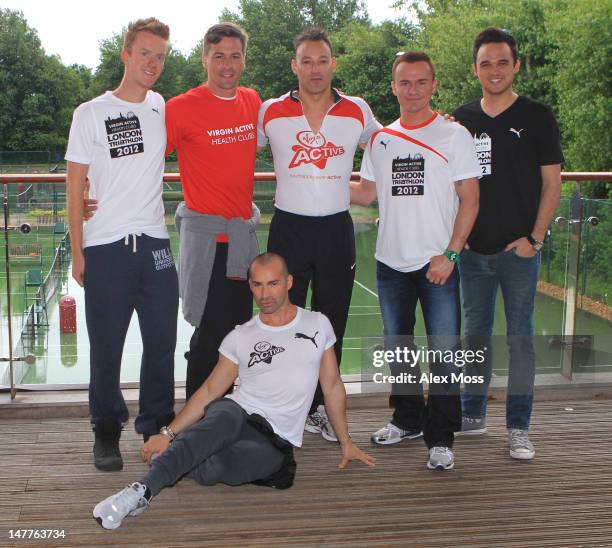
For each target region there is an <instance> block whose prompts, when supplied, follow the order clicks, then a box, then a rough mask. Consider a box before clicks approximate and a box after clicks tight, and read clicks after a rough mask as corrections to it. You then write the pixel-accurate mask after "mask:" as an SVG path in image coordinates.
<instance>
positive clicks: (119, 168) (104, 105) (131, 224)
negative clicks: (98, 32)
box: [66, 91, 168, 247]
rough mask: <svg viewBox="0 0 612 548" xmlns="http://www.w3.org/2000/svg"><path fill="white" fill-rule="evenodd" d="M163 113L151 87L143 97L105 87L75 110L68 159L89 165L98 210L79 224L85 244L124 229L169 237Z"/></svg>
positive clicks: (109, 237)
mask: <svg viewBox="0 0 612 548" xmlns="http://www.w3.org/2000/svg"><path fill="white" fill-rule="evenodd" d="M164 118H165V103H164V99H163V98H162V96H161V95H159V94H158V93H155V92H154V91H148V92H147V96H146V98H145V100H144V101H143V102H142V103H129V102H127V101H123V100H121V99H118V98H117V97H115V96H114V95H113V94H112V93H111V92H110V91H107V92H106V93H105V94H104V95H100V96H99V97H96V98H95V99H92V100H91V101H88V102H87V103H83V104H82V105H80V106H79V107H78V108H77V109H76V110H75V111H74V116H73V119H72V126H71V127H70V137H69V139H68V150H67V151H66V160H69V161H71V162H77V163H79V164H87V165H89V171H88V174H87V177H88V179H89V183H90V191H89V194H90V196H91V197H92V198H95V199H97V200H98V210H97V211H96V213H95V215H94V216H93V217H92V218H91V219H90V220H89V221H87V222H86V223H84V225H83V247H87V246H92V245H101V244H108V243H111V242H115V241H117V240H119V239H121V238H122V237H124V236H126V235H127V234H141V233H144V234H147V235H149V236H152V237H154V238H167V237H168V231H167V230H166V224H165V221H164V204H163V201H162V190H163V187H162V185H163V179H162V178H163V174H164V153H165V149H166V124H165V119H164Z"/></svg>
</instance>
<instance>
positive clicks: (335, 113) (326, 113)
mask: <svg viewBox="0 0 612 548" xmlns="http://www.w3.org/2000/svg"><path fill="white" fill-rule="evenodd" d="M294 45H295V57H294V59H293V60H292V61H291V70H292V71H293V73H294V74H295V75H296V76H297V79H298V88H297V89H295V90H292V91H290V92H289V93H286V94H284V95H282V96H281V97H278V98H275V99H269V100H268V101H266V102H265V103H264V104H263V105H262V106H261V108H260V110H259V120H258V124H257V133H258V142H257V144H258V146H260V147H263V146H265V145H268V144H269V145H270V148H271V149H272V156H273V157H274V171H275V173H276V195H275V198H274V205H275V212H274V217H273V219H272V222H271V224H270V235H269V238H268V251H273V252H275V253H278V254H279V255H282V256H283V257H284V258H285V260H286V261H287V264H288V265H289V272H291V274H292V275H293V279H294V283H293V287H292V289H291V294H290V296H291V301H292V302H294V303H295V304H297V305H298V306H305V305H306V295H307V293H308V287H309V285H311V284H312V285H311V289H312V300H311V305H312V310H319V311H320V312H323V313H324V314H325V315H326V316H327V317H328V318H329V320H330V322H331V324H332V326H333V328H334V333H335V334H336V345H335V352H336V359H337V361H338V364H340V359H341V357H342V339H343V337H344V331H345V329H346V322H347V319H348V312H349V306H350V302H351V294H352V291H353V281H354V279H355V235H354V232H353V221H352V219H351V216H350V214H349V205H350V196H349V180H350V177H351V172H352V170H353V157H354V155H355V150H356V149H357V146H359V145H365V143H366V142H367V140H368V139H369V138H370V136H371V135H372V133H373V132H374V131H376V130H377V129H379V128H380V124H379V123H378V122H377V121H376V119H375V118H374V115H373V114H372V110H371V109H370V107H369V106H368V104H367V103H366V102H365V101H364V100H363V99H362V98H360V97H349V96H347V95H343V94H341V93H339V92H338V91H337V90H336V89H334V88H333V87H332V85H331V83H332V78H333V75H334V72H335V70H336V58H335V57H334V56H333V55H332V49H331V43H330V41H329V38H328V36H327V34H326V33H325V31H323V30H321V29H318V28H313V29H309V30H306V31H304V32H302V33H300V34H299V35H298V36H297V37H296V38H295V40H294ZM322 403H323V394H322V392H321V389H320V387H318V388H317V391H316V392H315V396H314V399H313V402H312V405H311V408H310V413H309V417H308V420H307V422H306V426H305V428H306V430H307V431H309V432H313V433H317V432H320V433H321V435H322V436H323V438H324V439H326V440H328V441H336V438H335V436H334V432H333V430H332V429H331V428H330V426H329V423H328V421H327V417H326V415H325V410H324V408H323V405H322Z"/></svg>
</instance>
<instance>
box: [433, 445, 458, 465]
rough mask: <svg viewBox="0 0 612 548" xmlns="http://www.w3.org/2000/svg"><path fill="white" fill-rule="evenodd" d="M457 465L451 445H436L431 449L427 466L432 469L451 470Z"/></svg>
mask: <svg viewBox="0 0 612 548" xmlns="http://www.w3.org/2000/svg"><path fill="white" fill-rule="evenodd" d="M453 466H455V455H453V452H452V451H451V450H450V448H449V447H442V446H439V445H438V446H436V447H432V448H431V449H430V450H429V460H428V461H427V468H429V469H430V470H450V469H451V468H452V467H453Z"/></svg>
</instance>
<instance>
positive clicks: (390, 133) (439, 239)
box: [361, 114, 481, 272]
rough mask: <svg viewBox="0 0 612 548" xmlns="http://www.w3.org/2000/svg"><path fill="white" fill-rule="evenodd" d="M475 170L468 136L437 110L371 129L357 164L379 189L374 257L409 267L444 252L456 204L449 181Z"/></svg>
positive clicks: (414, 267) (415, 267)
mask: <svg viewBox="0 0 612 548" xmlns="http://www.w3.org/2000/svg"><path fill="white" fill-rule="evenodd" d="M480 173H481V170H480V166H479V163H478V158H477V157H476V149H475V147H474V141H473V139H472V136H471V135H470V134H469V132H468V131H467V129H465V128H464V127H463V126H461V125H459V124H457V123H454V122H449V121H446V120H444V118H443V117H441V116H439V115H438V114H434V115H433V116H432V117H431V118H430V119H429V120H428V121H427V122H425V123H424V124H420V125H418V126H406V125H405V124H403V123H402V121H401V120H400V119H398V120H396V121H395V122H393V123H392V124H391V125H389V126H387V127H384V128H382V129H381V130H380V131H378V132H376V133H375V134H374V135H373V136H372V138H371V139H370V142H369V144H368V146H367V147H366V151H365V154H364V156H363V162H362V164H361V177H362V178H363V179H367V180H369V181H374V182H375V183H376V192H377V194H378V203H379V211H380V222H379V225H378V238H377V240H376V259H377V260H379V261H380V262H382V263H384V264H386V265H387V266H389V267H391V268H393V269H395V270H398V271H400V272H412V271H414V270H419V269H420V268H423V267H424V266H425V265H426V264H427V263H428V262H429V261H430V260H431V258H432V257H434V256H436V255H441V254H442V253H444V251H445V250H446V248H447V246H448V243H449V242H450V239H451V235H452V233H453V226H454V224H455V217H456V215H457V209H458V207H459V199H458V197H457V192H456V190H455V185H454V182H455V181H460V180H462V179H468V178H471V177H480Z"/></svg>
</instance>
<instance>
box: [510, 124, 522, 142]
mask: <svg viewBox="0 0 612 548" xmlns="http://www.w3.org/2000/svg"><path fill="white" fill-rule="evenodd" d="M510 131H511V132H512V133H516V136H517V137H518V138H519V139H520V138H521V131H523V128H521V129H519V130H516V129H514V128H513V127H511V128H510Z"/></svg>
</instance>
